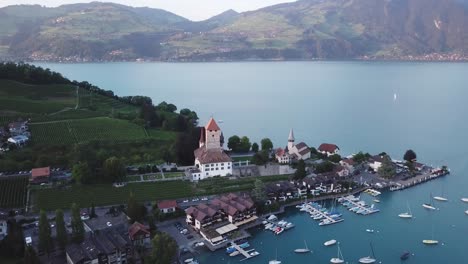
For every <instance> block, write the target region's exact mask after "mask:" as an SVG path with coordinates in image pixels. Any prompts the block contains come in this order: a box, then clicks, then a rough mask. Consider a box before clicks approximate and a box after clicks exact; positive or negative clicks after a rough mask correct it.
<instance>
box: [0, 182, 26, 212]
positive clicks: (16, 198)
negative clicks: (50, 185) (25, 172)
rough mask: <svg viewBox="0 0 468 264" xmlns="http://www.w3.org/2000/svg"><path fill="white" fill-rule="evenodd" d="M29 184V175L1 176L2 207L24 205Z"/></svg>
mask: <svg viewBox="0 0 468 264" xmlns="http://www.w3.org/2000/svg"><path fill="white" fill-rule="evenodd" d="M28 184H29V178H28V177H9V178H0V208H19V207H24V206H25V204H26V194H27V186H28Z"/></svg>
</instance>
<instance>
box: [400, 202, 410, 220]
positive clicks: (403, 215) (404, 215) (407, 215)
mask: <svg viewBox="0 0 468 264" xmlns="http://www.w3.org/2000/svg"><path fill="white" fill-rule="evenodd" d="M406 205H407V206H408V211H407V212H406V213H401V214H399V215H398V217H400V218H406V219H408V218H413V214H412V213H411V208H410V207H409V204H408V203H406Z"/></svg>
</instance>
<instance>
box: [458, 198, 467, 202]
mask: <svg viewBox="0 0 468 264" xmlns="http://www.w3.org/2000/svg"><path fill="white" fill-rule="evenodd" d="M460 200H461V201H462V202H464V203H468V198H461V199H460Z"/></svg>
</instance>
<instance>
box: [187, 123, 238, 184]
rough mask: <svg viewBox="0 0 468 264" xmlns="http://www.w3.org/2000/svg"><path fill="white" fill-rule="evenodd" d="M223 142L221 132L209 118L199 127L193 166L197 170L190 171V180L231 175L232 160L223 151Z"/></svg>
mask: <svg viewBox="0 0 468 264" xmlns="http://www.w3.org/2000/svg"><path fill="white" fill-rule="evenodd" d="M223 143H224V138H223V133H222V132H221V129H220V128H219V126H218V124H216V121H215V120H214V119H213V118H211V119H210V120H209V121H208V123H207V124H206V126H205V127H204V128H202V129H201V135H200V141H199V148H198V149H196V150H195V152H194V154H195V167H196V169H198V171H195V172H194V173H192V180H195V181H197V180H202V179H206V178H210V177H214V176H223V177H224V176H228V175H232V160H231V158H230V157H229V155H227V154H226V152H224V149H223Z"/></svg>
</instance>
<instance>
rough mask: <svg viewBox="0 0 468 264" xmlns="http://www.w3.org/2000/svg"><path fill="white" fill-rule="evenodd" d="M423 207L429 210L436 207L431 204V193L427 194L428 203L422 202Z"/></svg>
mask: <svg viewBox="0 0 468 264" xmlns="http://www.w3.org/2000/svg"><path fill="white" fill-rule="evenodd" d="M422 206H423V207H424V208H426V209H429V210H435V209H436V208H435V207H434V206H433V205H432V194H431V195H430V196H429V203H423V205H422Z"/></svg>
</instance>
